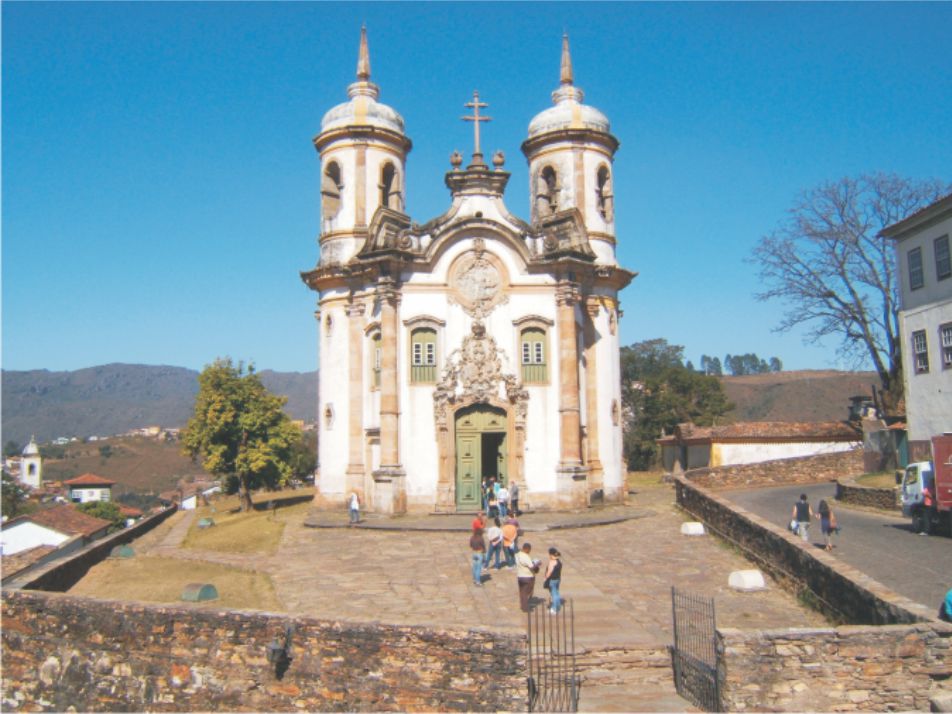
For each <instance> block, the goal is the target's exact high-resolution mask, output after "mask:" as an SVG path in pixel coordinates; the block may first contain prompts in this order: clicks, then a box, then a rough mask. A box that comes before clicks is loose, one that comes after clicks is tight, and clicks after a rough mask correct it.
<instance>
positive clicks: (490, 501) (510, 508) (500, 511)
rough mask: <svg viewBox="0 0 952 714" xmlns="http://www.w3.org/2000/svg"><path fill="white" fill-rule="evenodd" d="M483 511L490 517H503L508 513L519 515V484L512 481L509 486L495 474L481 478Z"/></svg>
mask: <svg viewBox="0 0 952 714" xmlns="http://www.w3.org/2000/svg"><path fill="white" fill-rule="evenodd" d="M482 492H483V511H485V512H486V513H488V514H489V517H490V518H496V517H497V516H498V517H500V518H505V517H506V516H507V515H509V514H510V513H513V514H515V515H517V516H521V515H522V512H521V511H520V510H519V484H517V483H515V482H513V483H512V484H511V486H509V487H507V486H506V484H504V483H500V482H499V481H497V480H496V477H495V476H490V477H488V478H484V479H483V487H482Z"/></svg>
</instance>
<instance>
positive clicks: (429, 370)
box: [410, 325, 439, 384]
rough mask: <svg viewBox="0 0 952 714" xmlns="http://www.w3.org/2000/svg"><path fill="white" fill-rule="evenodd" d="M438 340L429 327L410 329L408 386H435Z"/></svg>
mask: <svg viewBox="0 0 952 714" xmlns="http://www.w3.org/2000/svg"><path fill="white" fill-rule="evenodd" d="M438 339H439V335H438V333H437V330H436V328H434V327H431V326H430V325H417V326H415V327H413V328H411V329H410V384H436V379H437V367H438V365H437V354H438V350H437V340H438Z"/></svg>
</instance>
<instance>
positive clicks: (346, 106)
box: [321, 82, 403, 134]
mask: <svg viewBox="0 0 952 714" xmlns="http://www.w3.org/2000/svg"><path fill="white" fill-rule="evenodd" d="M348 94H349V95H350V97H351V100H350V101H349V102H344V103H343V104H338V105H337V106H336V107H333V108H332V109H330V110H329V111H328V112H327V113H326V114H325V115H324V118H323V119H321V132H322V133H323V132H325V131H328V130H329V129H339V128H342V127H345V126H368V125H369V126H376V127H380V128H381V129H389V130H390V131H396V132H398V133H400V134H402V133H403V117H402V116H400V115H399V114H398V113H397V111H396V110H395V109H393V108H392V107H388V106H387V105H386V104H381V103H380V102H378V101H377V96H378V94H379V90H378V89H377V85H375V84H373V83H371V82H355V83H354V84H352V85H350V87H349V88H348Z"/></svg>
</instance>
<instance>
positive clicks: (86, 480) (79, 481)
mask: <svg viewBox="0 0 952 714" xmlns="http://www.w3.org/2000/svg"><path fill="white" fill-rule="evenodd" d="M63 483H65V484H66V485H67V486H115V485H116V482H115V481H110V480H109V479H107V478H103V477H102V476H97V475H96V474H83V475H82V476H77V477H76V478H71V479H70V480H69V481H63Z"/></svg>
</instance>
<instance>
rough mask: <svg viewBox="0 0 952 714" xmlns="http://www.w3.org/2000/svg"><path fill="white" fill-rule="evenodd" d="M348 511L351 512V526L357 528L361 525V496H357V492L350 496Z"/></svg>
mask: <svg viewBox="0 0 952 714" xmlns="http://www.w3.org/2000/svg"><path fill="white" fill-rule="evenodd" d="M348 510H349V511H350V525H352V526H355V525H357V524H358V523H360V496H358V495H357V492H356V491H352V492H351V494H350V504H349V506H348Z"/></svg>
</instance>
